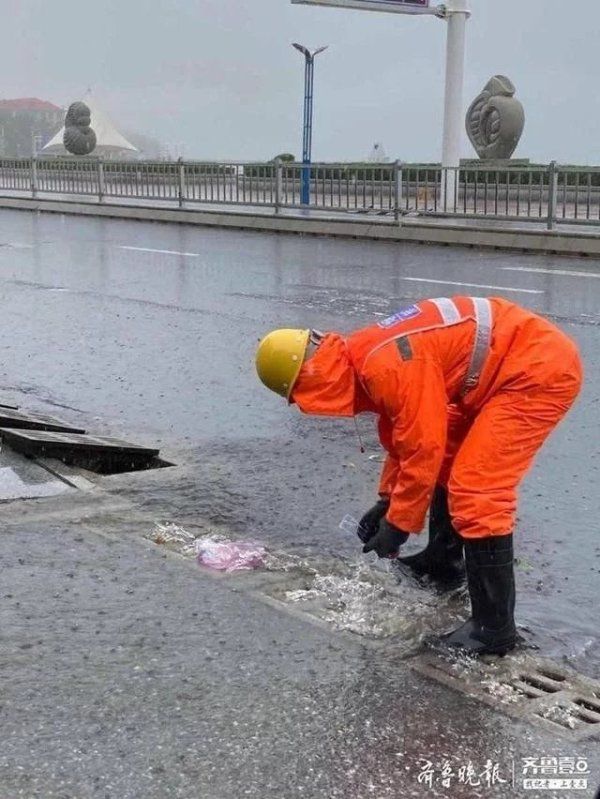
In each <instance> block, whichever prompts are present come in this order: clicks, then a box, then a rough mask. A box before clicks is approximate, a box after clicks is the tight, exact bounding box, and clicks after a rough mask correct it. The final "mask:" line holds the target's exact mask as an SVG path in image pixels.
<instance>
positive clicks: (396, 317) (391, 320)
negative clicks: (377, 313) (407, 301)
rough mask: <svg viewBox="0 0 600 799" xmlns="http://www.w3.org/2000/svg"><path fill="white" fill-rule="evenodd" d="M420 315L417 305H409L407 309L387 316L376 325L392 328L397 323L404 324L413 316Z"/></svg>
mask: <svg viewBox="0 0 600 799" xmlns="http://www.w3.org/2000/svg"><path fill="white" fill-rule="evenodd" d="M420 313H421V309H420V308H419V306H418V305H411V306H409V307H408V308H403V309H402V310H401V311H396V313H395V314H392V315H391V316H388V318H387V319H382V320H381V322H378V323H377V324H378V325H379V327H384V328H385V327H392V326H393V325H396V324H398V322H405V321H406V320H407V319H412V318H413V317H414V316H418V315H419V314H420Z"/></svg>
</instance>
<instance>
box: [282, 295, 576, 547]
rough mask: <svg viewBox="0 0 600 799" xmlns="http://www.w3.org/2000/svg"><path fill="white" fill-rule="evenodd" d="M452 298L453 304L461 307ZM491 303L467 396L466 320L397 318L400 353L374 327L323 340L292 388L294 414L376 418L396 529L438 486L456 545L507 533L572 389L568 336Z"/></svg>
mask: <svg viewBox="0 0 600 799" xmlns="http://www.w3.org/2000/svg"><path fill="white" fill-rule="evenodd" d="M453 299H454V301H455V302H456V303H457V304H458V305H459V306H461V307H463V308H464V307H466V303H468V302H470V301H469V300H468V298H453ZM490 303H491V308H492V320H493V325H492V336H491V342H490V348H489V352H488V355H487V358H486V361H485V365H484V368H483V371H482V373H481V376H480V378H479V382H478V384H477V386H476V387H475V388H473V389H471V390H470V391H468V392H467V393H466V394H463V392H462V391H461V387H462V381H463V380H464V377H465V374H466V373H467V370H468V368H469V363H470V358H471V353H472V349H473V342H474V338H475V322H474V320H473V318H472V316H470V317H468V318H465V319H463V320H461V322H460V323H459V324H453V325H451V326H438V327H437V328H435V329H429V330H422V331H419V330H418V329H416V330H415V322H414V320H412V321H411V322H410V323H406V322H402V321H400V322H399V323H398V325H397V326H396V327H395V328H394V330H393V332H394V334H396V333H397V334H398V336H401V337H402V338H403V339H404V341H403V346H402V347H399V346H398V341H397V340H394V341H389V343H385V342H384V346H382V344H381V332H382V331H381V329H380V327H381V325H373V326H371V327H369V328H365V329H363V330H359V331H357V332H355V333H353V334H351V335H350V336H348V337H342V336H340V335H338V334H336V333H329V334H327V335H326V336H325V338H324V340H323V342H322V344H321V345H320V346H319V347H318V349H317V350H316V352H315V353H314V355H313V356H312V357H311V358H310V359H308V360H307V361H306V362H305V364H304V365H303V367H302V370H301V371H300V375H299V377H298V380H297V382H296V385H295V387H294V390H293V392H292V398H291V401H292V402H295V403H296V404H297V405H298V407H299V408H300V410H301V411H303V412H304V413H310V414H319V415H326V416H353V415H355V414H357V413H361V412H365V411H370V412H373V413H376V414H378V415H379V436H380V440H381V443H382V445H383V447H384V448H385V449H386V450H387V451H388V456H387V459H386V462H385V464H384V468H383V471H382V475H381V481H380V485H379V492H380V494H381V495H382V496H388V497H389V498H390V508H389V511H388V514H387V518H388V520H389V521H390V522H392V523H393V524H394V525H396V526H397V527H399V528H400V529H402V530H405V531H406V532H411V533H418V532H420V531H421V530H422V528H423V525H424V522H425V516H426V513H427V509H428V507H429V504H430V501H431V496H432V493H433V490H434V487H435V485H436V483H437V482H440V483H442V484H443V485H446V486H447V488H448V495H449V506H450V513H451V516H452V519H453V522H454V525H455V527H456V529H457V530H458V532H459V533H460V534H461V535H462V536H463V537H466V538H484V537H489V536H498V535H506V534H508V533H511V532H512V531H513V527H514V521H515V511H516V502H517V488H518V485H519V483H520V481H521V479H522V478H523V476H524V475H525V473H526V472H527V470H528V469H529V467H530V466H531V464H532V462H533V459H534V457H535V455H536V453H537V451H538V450H539V449H540V447H541V446H542V444H543V442H544V440H545V439H546V437H547V436H548V435H549V434H550V433H551V431H552V430H553V429H554V427H556V425H557V424H558V423H559V422H560V420H561V419H562V418H563V416H564V415H565V414H566V413H567V411H568V409H569V408H570V406H571V405H572V403H573V402H574V400H575V398H576V397H577V394H578V393H579V390H580V387H581V381H582V367H581V361H580V358H579V354H578V351H577V348H576V346H575V344H574V343H573V342H572V341H571V339H569V338H568V337H567V336H566V335H565V334H564V333H563V332H562V331H560V330H559V329H558V328H557V327H555V326H554V325H552V324H551V323H550V322H548V321H547V320H545V319H543V318H541V317H539V316H537V315H535V314H533V313H531V312H530V311H528V310H526V309H523V308H520V307H519V306H517V305H514V304H512V303H509V302H507V301H506V300H503V299H499V298H492V299H491V300H490ZM430 304H431V303H429V302H428V301H423V302H422V303H418V304H417V305H416V306H414V308H415V309H416V310H415V312H414V314H419V313H423V314H424V318H425V317H427V314H428V313H429V314H430V315H431V313H432V311H431V310H428V306H429V305H430ZM414 314H413V315H414ZM411 325H412V329H413V331H414V332H411ZM417 325H418V319H417ZM425 326H426V325H425V324H424V325H423V327H425ZM405 330H406V332H405Z"/></svg>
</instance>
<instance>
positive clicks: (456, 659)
mask: <svg viewBox="0 0 600 799" xmlns="http://www.w3.org/2000/svg"><path fill="white" fill-rule="evenodd" d="M411 666H412V668H413V669H414V670H415V671H417V672H419V673H420V674H423V675H425V676H427V677H430V678H431V679H434V680H436V681H437V682H440V683H443V684H444V685H447V686H449V687H451V688H454V689H455V690H457V691H461V692H462V693H465V694H467V695H469V696H472V697H473V698H475V699H479V700H480V701H482V702H484V703H486V704H487V705H491V706H492V707H494V708H496V709H497V710H501V711H502V712H505V713H506V714H508V715H509V716H513V717H515V718H519V719H523V720H525V721H528V722H530V723H533V724H539V725H542V726H545V727H550V728H551V729H552V730H554V731H555V732H560V733H562V734H563V735H565V736H566V737H569V738H570V739H571V740H573V741H579V740H582V739H584V738H592V737H595V736H600V682H597V681H595V680H591V679H589V678H587V677H584V676H583V675H580V674H577V673H576V672H574V671H571V670H567V669H564V668H562V667H561V666H558V665H557V664H554V663H552V662H549V661H546V660H543V659H541V658H534V657H532V656H531V655H524V654H519V655H515V656H512V657H510V656H509V657H505V658H492V657H489V658H487V659H480V660H477V659H472V658H465V656H464V655H459V654H448V655H446V654H441V653H434V652H431V653H426V654H422V655H419V656H417V657H416V658H414V659H413V660H412V661H411Z"/></svg>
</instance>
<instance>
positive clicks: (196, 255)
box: [119, 244, 200, 258]
mask: <svg viewBox="0 0 600 799" xmlns="http://www.w3.org/2000/svg"><path fill="white" fill-rule="evenodd" d="M119 249H120V250H136V252H158V253H161V255H185V256H187V257H188V258H200V253H199V252H180V251H179V250H154V249H153V248H152V247H127V246H126V245H125V244H120V245H119Z"/></svg>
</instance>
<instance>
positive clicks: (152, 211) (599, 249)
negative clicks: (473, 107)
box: [0, 197, 600, 258]
mask: <svg viewBox="0 0 600 799" xmlns="http://www.w3.org/2000/svg"><path fill="white" fill-rule="evenodd" d="M0 208H12V209H17V210H23V211H43V212H47V213H57V214H72V215H79V216H97V217H103V218H112V219H131V220H136V219H137V220H140V221H145V222H176V223H178V224H188V225H202V226H205V227H218V228H233V229H237V230H255V231H257V232H268V233H295V234H300V235H315V236H339V237H342V238H355V239H371V240H377V241H399V242H400V241H411V242H415V243H420V244H438V245H456V246H463V247H488V248H494V249H503V250H519V251H522V252H539V253H548V254H558V255H576V256H589V257H593V258H599V257H600V233H596V232H590V231H589V230H586V229H582V230H581V232H580V231H579V230H576V231H574V230H572V229H569V230H565V229H563V230H553V231H548V230H545V229H540V228H534V227H531V228H526V227H523V226H521V227H520V226H519V225H518V224H517V223H514V222H507V223H505V224H503V223H498V222H494V223H490V222H488V223H487V224H486V223H485V222H484V221H482V222H479V221H475V220H464V221H463V222H462V223H458V222H456V220H453V219H448V220H443V219H442V220H440V219H439V218H435V219H433V218H432V219H426V218H410V219H407V218H404V219H403V220H402V222H401V224H398V223H395V222H393V221H377V222H375V221H373V220H372V219H357V218H356V217H355V216H352V217H348V218H347V219H344V218H332V217H326V216H323V215H320V216H316V215H311V216H307V215H303V214H301V212H296V213H285V214H281V215H276V214H274V213H272V212H271V213H264V212H262V213H261V212H258V211H252V210H239V209H233V208H231V207H228V209H227V210H225V209H223V210H220V209H219V208H214V207H213V208H211V209H206V208H171V207H161V206H158V205H128V204H117V203H102V204H100V203H97V202H89V201H85V200H63V199H54V198H36V199H30V198H24V197H23V198H21V197H0Z"/></svg>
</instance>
